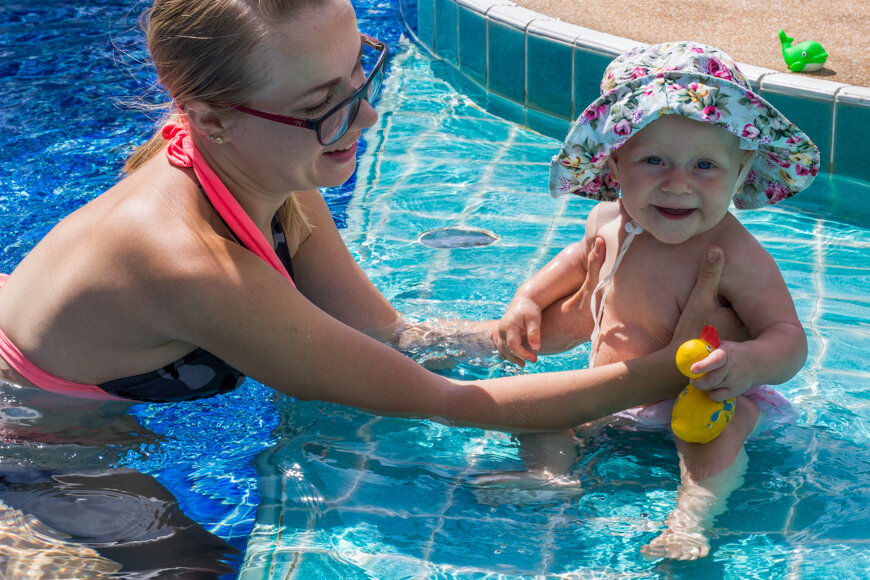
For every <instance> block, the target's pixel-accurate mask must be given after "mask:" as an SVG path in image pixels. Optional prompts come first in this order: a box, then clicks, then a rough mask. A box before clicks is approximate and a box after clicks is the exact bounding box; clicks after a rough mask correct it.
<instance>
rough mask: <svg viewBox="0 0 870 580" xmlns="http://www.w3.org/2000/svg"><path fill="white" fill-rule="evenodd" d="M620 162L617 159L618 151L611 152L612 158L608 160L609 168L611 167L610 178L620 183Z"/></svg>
mask: <svg viewBox="0 0 870 580" xmlns="http://www.w3.org/2000/svg"><path fill="white" fill-rule="evenodd" d="M618 162H619V159H618V158H617V154H616V151H611V152H610V157H608V158H607V166H608V167H610V176H611V177H612V178H613V180H614V181H619V174H618V173H617V171H618V170H617V168H616V164H617V163H618Z"/></svg>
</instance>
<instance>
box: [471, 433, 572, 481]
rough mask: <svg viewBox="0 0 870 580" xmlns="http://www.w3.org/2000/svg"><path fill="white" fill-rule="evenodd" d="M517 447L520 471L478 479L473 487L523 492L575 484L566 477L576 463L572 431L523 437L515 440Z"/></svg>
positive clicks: (503, 472) (517, 436)
mask: <svg viewBox="0 0 870 580" xmlns="http://www.w3.org/2000/svg"><path fill="white" fill-rule="evenodd" d="M515 437H516V439H517V441H518V443H519V456H520V459H522V461H523V469H521V470H517V471H501V472H494V473H487V474H485V475H480V476H478V477H476V478H475V479H474V482H475V484H477V485H485V486H488V485H497V486H506V485H509V486H515V487H520V488H525V489H530V488H540V487H547V486H560V485H569V486H574V487H576V486H577V485H578V482H577V481H576V480H572V479H570V478H568V477H566V475H567V473H568V472H569V471H570V470H571V468H572V467H573V466H574V464H575V463H577V461H579V459H580V457H579V453H580V448H581V446H582V444H581V441H580V440H579V439H578V438H577V436H576V435H575V433H574V431H572V430H567V431H556V432H546V433H525V434H522V435H516V436H515Z"/></svg>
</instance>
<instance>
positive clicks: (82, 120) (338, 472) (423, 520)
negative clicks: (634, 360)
mask: <svg viewBox="0 0 870 580" xmlns="http://www.w3.org/2000/svg"><path fill="white" fill-rule="evenodd" d="M359 5H364V6H365V7H366V8H367V9H368V13H367V15H366V16H365V17H363V18H362V20H361V27H362V28H363V30H365V31H367V32H372V33H374V34H375V35H376V36H379V35H380V36H383V37H384V38H385V40H388V42H391V43H392V44H393V46H394V48H395V51H396V56H395V57H394V58H393V59H392V62H391V70H392V72H391V74H390V76H389V77H388V82H387V85H386V87H385V91H384V94H383V96H382V101H381V104H380V105H379V107H378V108H379V110H380V111H381V113H382V116H381V120H380V122H379V124H378V125H377V126H376V127H374V128H372V129H371V130H370V131H369V132H368V133H367V135H366V142H367V147H366V151H365V153H363V154H362V156H361V159H360V166H359V169H358V172H357V176H356V180H355V183H354V185H353V186H348V187H345V188H342V189H339V190H335V191H330V192H328V193H327V196H328V199H329V200H330V203H331V206H332V208H333V212H334V214H335V216H336V219H337V221H338V222H339V223H340V224H341V225H343V226H346V227H344V229H342V233H343V236H344V237H345V240H346V241H347V243H348V245H349V246H350V248H351V251H352V252H353V253H354V255H355V256H356V257H357V259H358V260H359V262H360V263H361V264H362V266H363V268H364V269H365V270H366V272H367V273H368V274H369V275H370V276H371V278H372V279H373V281H374V282H375V284H376V285H377V286H378V287H379V288H380V289H381V290H382V291H383V292H384V293H385V294H386V295H387V297H388V298H390V300H392V301H393V302H394V304H395V305H396V306H397V307H398V308H399V309H400V310H402V311H403V312H405V313H407V314H408V315H409V316H411V317H413V318H425V317H430V316H451V317H469V318H483V317H495V316H498V315H500V314H501V312H502V310H503V309H504V307H505V305H506V304H507V302H508V301H509V299H510V297H511V296H512V294H513V291H514V290H515V289H516V287H517V285H518V284H519V283H520V282H521V281H522V280H524V279H525V278H526V277H527V276H528V275H529V274H530V273H531V272H533V271H534V270H536V269H537V268H538V267H540V266H541V265H542V264H543V263H545V262H546V261H547V260H548V259H549V258H550V257H552V256H553V255H554V254H555V253H556V252H557V251H558V250H559V249H560V248H561V247H563V246H564V245H566V244H567V243H570V242H571V241H574V240H575V239H576V237H577V235H578V232H579V231H580V230H581V228H582V226H583V223H584V220H585V216H586V215H587V213H588V211H589V209H590V208H591V207H592V204H591V202H586V201H581V200H578V199H560V200H553V199H551V198H550V197H549V195H547V194H546V179H545V175H546V165H547V163H548V160H549V157H550V156H551V155H552V154H553V153H554V152H555V151H556V150H557V145H558V144H557V142H555V141H553V140H551V139H548V138H545V137H542V136H540V135H537V134H535V133H532V132H529V131H526V130H524V129H522V128H520V127H517V126H515V125H512V124H510V123H507V122H504V121H502V120H500V119H498V118H496V117H493V116H491V115H488V114H487V113H485V112H483V111H481V110H480V109H479V108H478V107H477V106H475V105H474V104H473V103H472V102H471V101H470V100H468V99H467V98H466V97H465V96H463V95H461V94H459V93H457V92H456V91H455V90H454V89H453V86H452V85H451V84H450V83H449V82H448V81H449V80H450V78H451V73H450V71H449V70H448V69H445V68H442V67H441V66H440V65H439V63H437V62H433V61H431V60H430V59H429V58H428V57H427V56H425V55H423V54H421V52H420V51H419V50H418V49H417V48H416V47H415V46H414V45H413V44H410V43H408V42H407V41H401V40H400V39H399V36H400V30H401V29H400V25H399V22H398V16H397V14H396V8H395V6H393V5H392V4H388V3H376V2H372V3H359ZM131 6H133V5H132V4H131V3H122V2H118V1H117V0H114V1H109V0H102V1H98V2H93V3H91V4H89V7H88V8H87V9H82V8H75V7H71V6H69V5H68V4H66V3H43V4H40V6H39V7H38V8H31V7H30V6H25V5H24V4H23V3H22V4H20V5H13V6H10V7H9V9H8V10H7V11H5V12H4V13H3V14H2V15H0V34H2V39H3V41H2V43H0V45H2V47H3V51H4V58H3V59H2V60H0V88H2V90H0V123H2V127H3V129H4V131H2V132H0V208H2V209H0V220H2V222H0V268H2V270H4V271H9V270H10V269H11V268H12V267H14V265H15V264H16V263H17V262H18V261H19V260H20V259H21V258H22V257H23V255H24V254H25V253H26V252H27V251H28V250H29V249H30V248H31V247H32V246H33V244H34V243H35V242H36V241H37V240H38V239H39V238H40V237H41V236H42V235H44V233H45V232H46V231H47V229H48V228H50V227H51V226H52V225H53V224H54V223H55V222H56V221H57V220H58V219H59V218H60V217H62V216H63V215H65V214H66V213H68V212H69V211H71V210H72V209H74V208H75V207H78V206H79V205H81V204H82V203H84V202H85V201H87V200H88V199H91V198H92V197H93V196H94V195H97V194H98V193H99V192H100V191H102V190H103V189H105V188H106V187H108V185H109V184H111V183H112V181H113V180H114V179H115V177H116V174H117V172H118V170H119V168H120V163H121V160H122V159H123V157H124V156H125V155H126V153H127V151H128V150H129V149H128V143H130V142H132V141H136V140H138V139H140V138H141V137H142V136H143V135H144V134H146V133H147V132H148V127H146V126H145V123H143V117H142V115H141V113H139V112H136V111H131V110H127V109H124V108H118V107H116V106H115V102H114V99H116V98H117V97H118V96H119V95H120V96H127V97H129V98H132V97H133V96H135V95H137V94H138V93H139V92H140V91H141V89H142V88H143V87H147V86H148V84H149V83H150V82H151V79H150V78H149V77H148V76H147V75H144V76H143V73H144V72H145V71H146V70H147V69H145V68H143V67H140V66H138V65H137V59H140V58H141V57H142V53H141V40H140V39H139V33H138V32H137V31H135V30H133V28H134V24H135V17H136V15H137V14H138V11H139V10H141V8H142V6H141V5H138V4H137V5H135V8H131ZM128 12H129V14H128ZM37 23H39V26H38V27H37V26H36V24H37ZM107 30H109V31H111V32H112V36H111V42H110V39H109V37H107V35H106V31H107ZM112 43H114V44H115V46H117V47H118V48H119V49H121V50H122V51H124V56H123V58H122V66H120V67H118V66H116V65H115V64H114V63H113V62H112V61H111V59H110V58H109V57H110V55H112V54H115V52H114V51H113V48H112ZM82 71H84V74H83V72H82ZM154 98H155V99H159V98H160V95H159V93H155V97H154ZM842 191H849V192H850V193H855V194H858V193H861V192H863V193H864V194H865V195H863V198H864V199H868V198H867V195H866V194H868V193H870V188H868V186H867V184H862V183H857V182H849V181H846V180H828V179H826V178H820V179H819V180H817V182H816V184H815V185H814V187H813V190H812V192H807V193H802V194H800V195H799V196H797V198H795V199H794V200H793V201H790V202H786V203H783V204H781V206H777V207H776V208H771V209H769V210H764V211H758V212H752V213H745V214H740V215H741V218H742V219H743V221H744V223H745V224H746V225H747V227H749V228H750V229H751V230H752V231H753V233H755V234H756V235H757V236H758V237H759V239H761V241H762V243H763V244H764V245H765V247H766V248H768V250H769V251H770V252H771V253H772V254H773V256H774V258H775V259H776V260H777V262H778V263H779V265H780V267H781V268H782V270H783V272H784V275H785V278H786V281H787V283H788V284H789V288H790V290H791V291H792V293H793V295H794V297H795V301H796V304H797V307H798V313H799V315H800V317H801V320H802V322H803V323H804V324H805V326H806V328H807V332H808V336H809V340H810V356H809V359H808V362H807V364H806V366H805V367H804V369H803V370H802V371H801V373H800V374H799V375H798V376H797V377H796V378H795V379H793V380H792V381H790V382H789V383H787V384H786V385H785V386H784V387H783V392H784V393H785V394H786V395H788V396H789V397H790V398H791V399H792V400H793V401H794V402H795V403H796V405H797V406H798V407H799V408H800V409H801V411H802V415H801V417H800V418H799V419H798V421H797V422H796V423H795V424H792V425H783V426H776V427H773V428H771V429H769V430H767V431H766V432H764V433H763V434H762V436H761V437H759V438H758V439H755V440H753V441H752V442H751V443H750V444H749V447H748V451H749V454H750V467H749V471H748V473H747V478H746V484H745V485H744V487H743V488H742V489H741V490H739V491H738V492H736V493H735V494H734V495H733V496H732V499H731V501H730V505H731V510H730V511H729V513H728V514H727V516H725V517H723V518H720V520H718V521H717V523H716V531H717V534H718V538H715V539H714V540H713V553H712V555H711V556H710V557H709V558H707V559H706V560H704V561H700V562H694V563H662V562H646V561H645V560H643V558H641V557H640V556H639V554H638V551H637V550H638V547H639V546H640V545H641V544H643V543H645V541H648V540H649V539H651V537H652V536H653V534H654V530H655V529H656V526H657V525H658V523H659V522H660V521H661V519H662V518H663V517H664V515H665V514H667V512H668V511H669V509H670V508H671V506H672V503H673V499H674V496H675V490H676V485H677V482H678V479H679V474H678V472H677V468H676V461H675V453H674V451H673V445H672V443H671V442H669V441H667V440H666V439H665V438H663V437H662V436H661V435H659V434H644V433H628V432H624V431H616V430H613V429H604V430H602V431H600V432H591V433H590V436H589V440H588V441H587V443H586V446H585V450H584V454H583V456H582V457H579V458H578V463H577V465H576V466H575V468H574V469H575V472H576V474H578V475H579V476H580V477H581V480H582V490H578V489H572V490H569V491H567V492H565V491H563V492H561V493H559V492H554V491H552V490H534V491H523V490H519V489H515V488H510V487H507V488H504V489H484V488H481V487H480V486H477V485H475V484H474V483H473V478H474V476H476V475H478V474H481V473H489V472H491V471H493V470H505V469H517V468H519V467H520V463H519V459H518V455H517V445H516V443H515V442H513V441H512V440H511V438H510V437H509V436H508V435H505V434H500V433H494V432H489V431H482V430H478V429H454V428H448V427H445V426H443V425H440V424H438V423H435V422H430V421H417V420H404V419H395V418H383V417H377V416H373V415H370V414H366V413H362V412H358V411H356V410H353V409H348V408H344V407H339V406H335V405H328V404H320V403H299V402H295V401H292V400H290V399H287V398H280V399H275V398H273V397H272V395H271V392H270V391H269V390H268V389H266V388H265V387H263V386H262V385H258V384H256V383H254V382H252V381H247V382H246V383H245V384H244V385H243V387H242V388H240V389H239V390H237V391H236V392H234V393H231V394H229V395H226V396H219V397H215V398H213V399H210V400H207V401H200V402H195V403H179V404H172V405H140V406H137V407H134V409H133V411H132V412H131V415H132V416H133V417H135V419H136V422H135V423H133V426H131V425H124V426H123V429H126V433H128V434H127V435H126V436H125V437H124V438H120V439H119V440H117V441H116V444H115V445H113V446H110V447H107V446H105V445H102V446H100V445H91V446H88V445H85V444H82V443H81V442H78V443H77V444H76V445H69V444H64V445H59V446H57V447H58V449H56V450H55V451H54V452H52V453H50V454H46V453H42V454H41V455H39V456H38V457H36V456H35V451H34V449H33V448H32V447H30V446H27V445H23V444H21V443H20V442H14V441H13V442H5V443H3V446H4V457H5V458H6V459H5V461H7V462H12V461H15V462H18V463H27V462H31V463H33V464H37V465H44V464H45V462H50V461H55V462H60V461H69V460H70V459H71V457H72V458H73V459H75V458H78V459H77V460H82V461H84V460H86V461H87V462H88V463H89V464H94V463H96V464H100V463H103V464H105V465H107V466H124V467H132V468H135V469H138V470H140V471H142V472H145V473H148V474H151V475H153V476H154V477H155V478H157V480H158V481H160V482H161V483H162V484H163V485H164V486H166V487H167V488H168V489H169V490H171V491H172V492H173V493H174V494H175V495H176V496H177V497H178V498H179V502H180V504H181V507H182V508H183V510H184V511H185V513H187V514H188V515H189V516H190V517H191V518H193V519H194V520H196V521H198V522H199V523H201V524H202V525H203V526H205V527H206V528H207V529H208V530H210V531H212V532H214V533H215V534H217V535H219V536H221V537H223V538H225V539H227V540H228V541H229V542H230V543H231V544H232V545H234V546H236V547H237V548H239V549H241V550H244V549H246V554H245V556H244V561H243V559H242V557H241V556H238V557H237V558H236V559H235V560H234V561H233V563H234V565H236V566H240V567H241V570H240V574H239V575H240V577H242V578H244V579H254V578H266V577H273V578H318V577H324V578H331V577H336V578H337V577H340V578H370V577H375V578H403V577H429V576H431V577H436V578H448V577H457V578H485V577H486V578H489V577H499V576H504V577H517V576H527V577H533V576H536V575H552V576H557V575H569V574H572V573H573V574H575V575H577V576H583V577H592V578H596V577H598V578H613V577H637V578H653V577H671V576H674V577H686V578H710V577H741V578H744V577H745V578H752V577H757V578H774V577H776V578H778V577H794V578H832V577H855V576H856V575H860V574H861V573H863V572H864V571H866V570H868V569H870V549H868V533H867V529H870V517H868V513H870V512H868V509H870V508H868V505H870V502H868V500H870V491H868V478H870V461H868V459H867V456H866V451H865V449H866V446H867V443H868V439H870V420H868V419H870V409H868V403H867V401H868V399H870V372H868V367H867V364H866V362H865V360H864V356H863V355H864V354H865V353H866V352H868V351H870V323H868V321H870V300H868V298H867V296H868V294H870V293H868V290H870V258H868V255H870V254H868V247H870V235H868V224H870V205H867V204H866V202H865V205H863V206H861V205H853V206H849V207H845V206H843V205H842V204H841V203H840V202H839V200H840V199H841V197H838V192H842ZM849 197H850V199H861V198H862V196H861V195H850V196H849ZM444 227H466V228H480V229H483V230H486V231H490V232H492V233H494V234H495V235H497V236H498V241H497V242H496V243H494V244H492V245H490V246H487V247H478V248H467V249H454V250H450V249H433V248H429V247H427V246H424V245H422V244H420V243H418V241H417V238H418V236H419V235H420V234H421V233H423V232H425V231H429V230H433V229H438V228H444ZM412 354H413V355H414V356H415V357H417V358H418V359H420V360H424V361H425V360H427V359H430V358H433V357H439V356H442V355H443V354H444V353H442V352H421V353H412ZM447 354H448V355H450V354H452V353H450V352H447ZM585 360H586V352H585V350H584V348H583V347H580V348H578V349H576V350H575V351H573V352H571V353H568V354H566V355H562V356H558V357H551V358H550V359H548V360H545V361H543V362H542V363H539V364H538V365H535V368H534V369H532V372H539V371H544V370H556V369H561V368H571V367H575V366H578V365H583V364H585ZM448 372H449V374H450V375H451V376H462V377H483V376H492V375H495V374H502V373H509V372H518V371H517V370H516V369H514V368H512V367H510V366H507V365H503V364H498V363H495V362H494V361H491V360H481V361H471V362H463V363H461V364H459V365H458V366H457V367H456V368H455V369H453V370H451V371H448ZM137 424H138V425H139V426H140V427H139V428H138V429H137V428H136V427H135V425H137ZM90 427H93V426H90ZM258 506H259V509H258ZM255 521H256V524H255ZM252 531H253V533H252Z"/></svg>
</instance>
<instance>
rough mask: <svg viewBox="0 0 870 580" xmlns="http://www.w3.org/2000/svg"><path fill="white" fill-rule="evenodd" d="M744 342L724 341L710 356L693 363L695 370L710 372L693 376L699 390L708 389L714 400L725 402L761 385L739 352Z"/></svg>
mask: <svg viewBox="0 0 870 580" xmlns="http://www.w3.org/2000/svg"><path fill="white" fill-rule="evenodd" d="M742 345H745V343H739V342H728V341H724V342H722V344H720V345H719V348H717V349H716V350H714V351H713V352H711V353H710V354H709V355H708V356H707V358H705V359H703V360H700V361H698V362H696V363H695V364H693V365H692V372H693V373H707V374H705V375H704V376H703V377H698V378H697V379H692V384H693V385H694V386H695V388H696V389H698V390H701V391H707V393H708V394H709V395H710V398H711V399H713V400H714V401H724V400H725V399H730V398H732V397H736V396H738V395H742V394H743V393H745V392H746V390H747V389H749V388H750V387H754V386H756V385H757V384H758V382H757V381H756V379H755V373H753V372H752V369H751V368H750V366H749V365H748V364H745V361H746V359H747V358H748V357H743V356H741V354H740V349H741V348H744V347H743V346H742Z"/></svg>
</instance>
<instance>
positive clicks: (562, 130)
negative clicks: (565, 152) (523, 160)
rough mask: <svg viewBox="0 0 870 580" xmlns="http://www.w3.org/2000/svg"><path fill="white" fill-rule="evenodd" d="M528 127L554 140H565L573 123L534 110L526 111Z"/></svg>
mask: <svg viewBox="0 0 870 580" xmlns="http://www.w3.org/2000/svg"><path fill="white" fill-rule="evenodd" d="M526 126H528V127H529V128H530V129H532V130H533V131H537V132H538V133H541V134H542V135H546V136H547V137H552V138H553V139H564V138H565V136H566V135H567V134H568V129H570V128H571V123H570V122H569V121H567V120H565V119H563V118H560V117H554V116H552V115H548V114H547V113H541V112H539V111H535V110H532V109H527V110H526Z"/></svg>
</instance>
